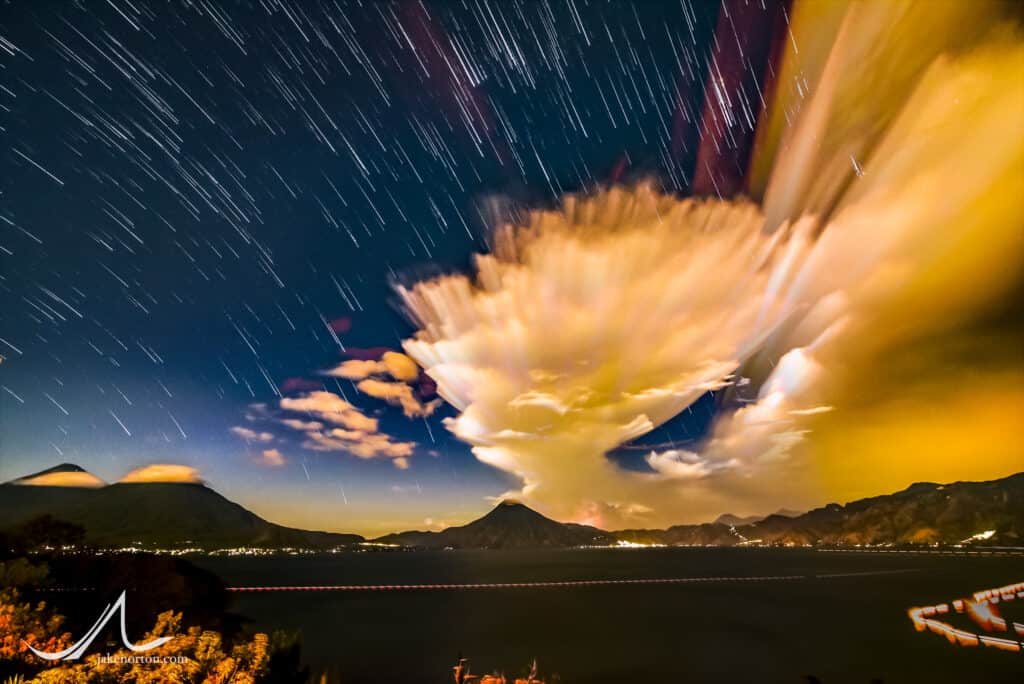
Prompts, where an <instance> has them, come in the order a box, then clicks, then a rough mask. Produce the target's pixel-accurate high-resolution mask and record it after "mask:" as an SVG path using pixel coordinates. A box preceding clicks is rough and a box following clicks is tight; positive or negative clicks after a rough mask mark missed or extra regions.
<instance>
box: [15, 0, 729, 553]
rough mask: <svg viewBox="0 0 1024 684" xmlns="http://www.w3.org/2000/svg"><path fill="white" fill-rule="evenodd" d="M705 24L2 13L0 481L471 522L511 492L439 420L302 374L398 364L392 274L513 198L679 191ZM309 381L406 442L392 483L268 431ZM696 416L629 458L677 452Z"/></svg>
mask: <svg viewBox="0 0 1024 684" xmlns="http://www.w3.org/2000/svg"><path fill="white" fill-rule="evenodd" d="M718 11H719V8H718V6H717V5H715V4H714V3H711V2H682V3H637V4H629V3H605V2H589V3H588V2H585V1H584V0H576V1H575V2H572V1H571V0H570V1H569V2H565V3H563V2H490V3H485V2H477V1H475V0H467V1H465V2H451V3H435V2H425V3H419V2H401V3H393V4H389V3H376V2H366V3H357V2H342V1H341V0H338V1H337V2H321V1H319V0H317V1H310V2H288V1H286V0H259V1H253V2H230V3H229V2H207V1H205V0H199V1H196V2H170V3H164V2H146V1H144V0H131V1H129V0H108V1H107V2H100V1H97V2H91V1H90V2H43V1H39V0H26V1H22V2H18V1H15V2H8V3H6V4H5V5H4V6H3V7H2V8H0V136H2V137H0V139H2V142H3V144H2V145H0V160H2V162H0V163H2V164H3V169H4V171H3V173H2V174H0V192H2V199H0V260H2V266H0V297H2V307H0V353H2V355H3V357H4V358H3V363H2V365H0V480H6V479H10V478H14V477H18V476H21V475H24V474H26V473H29V472H33V471H36V470H40V469H42V468H46V467H49V466H51V465H54V464H56V463H60V462H72V463H76V464H78V465H81V466H82V467H84V468H86V469H88V470H90V471H91V472H93V473H95V474H96V475H98V476H100V477H102V478H104V479H105V480H107V481H115V480H117V479H119V478H120V477H122V476H123V475H124V474H125V473H127V472H128V471H130V470H132V469H134V468H137V467H140V466H143V465H146V464H150V463H180V464H185V465H189V466H192V467H194V468H196V469H198V470H199V472H200V473H201V475H202V477H203V478H204V479H205V480H206V481H207V482H208V483H209V484H210V485H211V486H212V487H214V488H215V489H217V490H218V491H220V492H222V493H223V494H225V495H226V496H228V497H229V498H232V499H233V500H236V501H238V502H239V503H242V504H243V505H245V506H247V507H250V508H252V509H253V510H255V511H256V512H258V513H260V514H262V515H264V516H265V517H268V518H270V519H271V520H274V521H275V522H280V523H284V524H291V525H295V526H304V527H315V528H320V529H332V530H348V531H353V532H363V533H368V534H370V533H377V532H385V531H391V530H394V529H402V528H408V527H425V526H428V525H434V526H437V525H440V524H443V523H444V522H463V521H465V520H467V519H469V518H470V517H472V516H474V515H476V514H479V513H480V512H482V511H484V510H486V509H487V508H488V507H489V505H490V504H489V503H488V501H487V500H486V497H489V496H496V495H498V494H499V493H500V492H502V491H505V490H507V489H509V488H510V487H513V486H515V484H516V483H515V482H514V481H512V480H511V478H510V476H507V475H505V474H503V473H501V472H500V471H498V470H495V469H493V468H490V467H489V466H486V465H483V464H481V463H479V462H477V461H476V459H474V457H473V456H472V455H471V454H470V452H469V448H468V447H467V446H466V445H465V444H463V443H461V442H459V441H457V440H456V439H454V438H453V437H452V436H451V435H450V434H449V433H448V432H447V430H446V429H445V428H444V426H443V425H442V423H441V421H442V419H443V418H444V417H446V416H451V415H453V414H454V412H453V410H452V409H451V408H450V407H447V406H444V407H442V408H440V409H439V410H437V411H436V412H435V413H433V414H432V415H431V416H430V417H428V418H414V419H409V418H406V417H405V416H404V415H403V412H402V410H401V409H400V408H398V407H393V406H390V405H388V404H386V403H385V402H384V401H381V400H378V399H375V398H372V397H369V396H366V395H365V394H362V393H360V392H357V391H356V390H355V389H354V387H353V385H352V384H351V383H350V382H349V381H347V380H338V379H335V378H327V377H323V376H321V375H318V372H320V371H322V370H324V369H327V368H330V367H332V366H336V365H337V364H338V363H339V362H341V361H343V360H345V359H350V358H357V359H358V358H376V356H375V355H379V353H380V351H381V348H388V349H396V350H397V349H400V348H401V347H400V343H401V340H402V339H403V338H405V337H407V336H409V335H410V333H411V332H412V330H413V327H412V325H411V324H410V323H409V322H408V321H407V320H406V319H405V318H404V317H403V315H402V313H401V312H400V311H399V309H398V308H397V306H396V303H395V295H394V290H393V287H392V284H393V283H395V282H407V281H409V280H411V279H415V278H418V277H422V276H424V275H429V274H436V273H440V272H444V271H446V270H451V269H465V268H466V266H467V265H468V264H469V260H470V258H471V255H472V254H473V253H474V252H479V251H483V250H486V248H487V243H488V236H489V228H488V226H489V225H490V223H491V221H492V219H493V218H494V216H496V215H498V214H500V213H501V212H503V211H508V209H509V208H510V207H517V206H519V207H522V206H539V205H545V204H550V203H551V202H552V201H553V200H554V199H555V198H556V197H557V196H559V195H560V194H562V193H563V192H566V191H574V190H580V189H587V188H591V187H593V186H594V185H595V184H596V183H599V182H605V181H609V180H630V179H636V178H640V177H643V176H653V177H655V178H657V179H658V181H659V182H660V183H661V184H663V186H664V187H665V188H666V189H668V190H670V191H676V192H684V193H685V192H686V191H687V189H688V187H689V184H690V177H691V175H692V169H693V166H694V158H695V154H696V150H695V141H696V135H697V130H696V129H697V126H696V125H695V124H694V123H693V122H694V121H696V120H699V118H700V116H699V112H700V109H701V108H702V106H703V101H704V93H703V83H704V82H705V71H706V69H707V61H708V57H707V55H708V53H709V51H710V50H711V47H712V46H711V43H712V33H713V31H712V29H713V27H714V25H715V22H716V20H717V17H718ZM314 389H326V390H328V391H331V392H335V393H337V394H339V395H342V396H344V397H345V398H346V399H347V400H348V401H350V402H351V403H353V404H354V405H356V406H357V407H359V408H360V409H361V410H362V411H363V412H364V413H365V414H366V415H368V416H373V417H377V418H378V419H379V420H380V428H379V429H380V432H382V433H385V434H387V435H388V436H389V437H390V439H392V440H396V441H403V442H413V443H415V445H416V446H415V450H414V453H413V454H412V456H411V457H410V458H409V459H408V462H409V467H408V468H406V469H399V468H396V467H395V466H394V464H393V463H392V462H391V461H390V460H388V459H361V458H358V457H356V456H353V455H351V454H348V453H345V452H344V451H326V452H325V451H314V450H311V449H308V448H305V447H303V445H302V439H301V434H296V433H295V432H294V431H290V430H288V429H285V428H283V427H281V426H280V425H279V424H278V423H276V422H274V421H267V420H263V418H264V417H266V416H267V415H268V412H269V414H273V411H274V410H275V408H276V407H277V406H278V405H279V402H280V400H281V397H282V396H286V397H287V396H298V395H300V394H301V393H302V392H305V391H310V390H314ZM430 389H431V388H430V386H429V383H421V384H420V385H418V386H417V390H416V391H417V392H418V396H419V397H420V398H421V399H422V400H423V401H429V400H430V399H431V395H430ZM713 406H714V401H713V400H712V399H711V398H706V399H704V400H701V401H700V402H698V403H697V404H696V405H695V406H693V407H691V409H690V410H688V411H685V412H684V413H683V414H682V415H681V416H680V417H678V418H677V419H675V420H673V421H671V422H670V423H669V424H667V425H666V426H663V427H662V428H660V429H659V430H657V431H655V432H654V433H651V434H649V435H647V436H646V437H645V438H644V439H645V441H646V442H648V443H652V444H654V443H665V442H674V441H679V442H680V443H685V441H686V440H692V439H693V438H695V437H697V436H699V435H700V434H701V432H702V431H703V430H705V429H706V427H707V425H708V422H709V420H710V417H711V412H712V410H713ZM232 427H242V428H245V429H247V430H253V431H254V432H255V433H256V434H257V435H261V433H266V434H265V435H261V436H258V437H256V438H255V439H248V440H247V439H244V438H242V437H240V436H239V435H238V434H236V433H237V432H238V431H235V432H234V433H233V432H232V431H231V428H232ZM267 449H277V450H278V453H279V455H280V456H281V457H282V458H283V459H284V464H283V465H276V466H275V465H268V464H267V463H266V459H264V458H263V457H261V454H262V452H263V451H264V450H267ZM634 456H635V457H636V458H634ZM641 456H642V453H641V450H639V449H638V450H635V451H630V450H628V449H626V450H621V452H620V453H618V454H616V455H614V457H615V458H616V459H619V460H620V461H621V462H622V464H623V465H624V466H625V467H634V466H636V467H642V460H640V457H641ZM637 463H639V465H637ZM427 519H429V522H428V521H427Z"/></svg>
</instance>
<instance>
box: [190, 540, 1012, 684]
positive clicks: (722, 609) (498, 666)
mask: <svg viewBox="0 0 1024 684" xmlns="http://www.w3.org/2000/svg"><path fill="white" fill-rule="evenodd" d="M194 562H196V564H197V565H201V566H203V567H206V568H208V569H210V570H212V571H213V572H215V573H217V574H218V575H219V576H221V577H222V578H223V579H224V580H225V581H226V582H227V583H228V584H229V585H230V586H281V585H367V584H372V585H392V584H400V585H404V584H461V583H509V582H514V583H525V582H558V581H570V580H612V579H616V580H617V579H624V580H625V579H631V580H636V579H651V578H721V579H715V580H706V581H699V582H696V581H695V582H689V583H678V584H620V585H597V586H555V587H551V586H549V587H536V588H486V589H462V590H455V589H447V590H432V591H427V590H399V591H358V592H352V591H316V592H307V591H297V592H293V591H288V592H260V593H238V594H236V595H235V596H236V601H235V606H234V609H235V611H236V612H238V613H241V614H242V615H244V616H246V617H248V618H250V619H251V620H252V621H253V625H254V626H255V627H256V628H259V629H262V630H273V629H280V628H285V629H298V630H301V631H302V634H303V657H304V661H305V662H306V663H308V664H309V665H310V666H311V667H312V668H313V670H314V671H315V672H318V673H320V672H323V673H327V674H328V675H329V677H328V681H335V682H410V683H412V682H416V683H419V682H423V683H426V682H438V683H441V682H449V681H451V674H450V673H451V667H452V665H454V663H455V661H456V658H457V656H458V655H459V654H460V653H461V654H463V655H464V656H467V657H469V658H470V660H471V663H472V667H473V672H474V673H483V672H490V671H491V670H502V671H504V672H505V673H506V674H508V675H515V674H522V673H523V670H524V668H525V667H526V666H527V665H528V664H529V663H530V661H532V660H533V659H534V658H536V659H537V661H538V663H539V666H540V671H541V672H542V673H543V674H545V675H547V676H548V682H549V683H550V682H554V681H560V682H564V683H566V684H572V683H579V682H587V683H591V682H592V683H612V682H615V683H633V682H636V683H640V682H793V683H797V682H808V681H813V680H809V679H808V676H809V675H813V676H814V677H817V678H818V680H819V681H821V682H824V683H825V684H836V683H840V682H851V683H852V682H857V683H860V684H867V683H868V682H872V681H880V682H957V683H962V682H1020V681H1022V680H1024V654H1019V653H1018V654H1014V653H1007V652H1002V651H996V650H994V649H990V648H958V647H954V646H951V645H950V644H948V643H947V642H946V641H945V640H944V639H942V638H941V637H939V636H936V635H934V634H931V633H928V632H925V633H917V632H915V631H914V629H913V626H912V625H911V622H910V620H909V619H908V618H907V614H906V611H907V609H908V608H909V607H911V606H913V605H930V604H935V603H940V602H944V601H950V600H952V599H954V598H958V597H961V596H965V595H968V594H970V593H972V592H974V591H975V590H978V589H985V588H990V587H996V586H1002V585H1005V584H1010V583H1013V582H1019V581H1022V580H1024V556H1021V555H978V556H974V555H972V556H964V555H952V554H934V553H872V552H828V551H815V550H810V549H797V550H775V549H754V548H745V549H726V548H663V549H565V550H538V551H437V552H427V551H418V552H411V551H394V552H366V553H343V554H334V555H318V556H270V557H212V558H202V559H198V560H195V561H194ZM750 577H760V578H765V579H758V580H746V581H741V580H739V579H738V578H750ZM777 577H789V579H770V578H777ZM1022 603H1024V602H1022ZM1010 607H1011V606H1007V608H1010ZM1012 607H1013V608H1017V606H1012ZM1019 608H1020V609H1021V610H1018V611H1017V613H1016V615H1017V617H1015V618H1014V619H1017V620H1018V621H1019V622H1020V621H1024V619H1022V618H1024V615H1022V614H1024V605H1021V606H1019ZM1008 617H1009V616H1008ZM553 675H557V678H555V677H554V676H553Z"/></svg>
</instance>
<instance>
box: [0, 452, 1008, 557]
mask: <svg viewBox="0 0 1024 684" xmlns="http://www.w3.org/2000/svg"><path fill="white" fill-rule="evenodd" d="M61 474H71V475H76V476H78V475H82V476H86V477H87V478H92V476H91V475H89V474H88V473H86V471H84V470H83V469H82V468H79V467H78V466H75V465H73V464H61V465H60V466H57V467H55V468H50V469H48V470H44V471H41V472H39V473H35V474H33V475H30V476H26V477H24V478H19V479H17V480H12V481H11V482H8V483H5V484H0V529H7V528H13V527H15V526H17V525H19V524H21V523H23V522H26V521H28V520H30V519H32V518H35V517H38V516H41V515H50V516H52V517H54V518H56V519H58V520H65V521H68V522H71V523H75V524H77V525H81V526H83V527H85V529H86V533H87V539H88V540H89V541H90V542H92V543H95V544H98V545H103V546H115V545H123V544H128V543H132V542H142V543H144V544H149V545H158V546H171V545H182V544H186V543H190V544H195V545H197V546H201V547H204V548H215V547H236V546H260V547H283V546H301V547H307V548H315V547H319V548H325V547H330V546H338V545H345V544H353V543H357V542H360V541H363V538H362V537H360V536H359V535H354V534H335V533H328V532H309V531H306V530H297V529H292V528H288V527H282V526H281V525H275V524H274V523H271V522H268V521H266V520H264V519H263V518H261V517H259V516H258V515H256V514H255V513H252V512H250V511H248V510H246V509H245V508H243V507H242V506H239V505H238V504H236V503H233V502H231V501H229V500H228V499H226V498H224V497H223V496H221V495H220V494H218V493H217V492H215V491H214V490H213V489H210V488H209V487H207V486H205V485H202V484H185V483H166V482H147V483H125V482H120V483H117V484H112V485H106V486H93V485H88V486H47V485H42V484H30V482H31V481H32V480H38V479H39V478H46V477H51V476H54V475H61ZM96 479H97V480H98V478H96ZM43 481H45V480H43ZM87 481H89V480H87ZM790 514H793V515H790ZM745 520H749V519H744V518H740V517H738V516H732V515H729V514H726V515H722V516H720V517H719V518H718V520H716V521H715V522H713V523H703V524H700V525H675V526H673V527H669V528H668V529H633V530H619V531H616V532H606V531H604V530H600V529H598V528H596V527H590V526H587V525H578V524H575V523H560V522H557V521H555V520H552V519H550V518H547V517H545V516H543V515H541V514H540V513H538V512H537V511H534V510H532V509H530V508H528V507H527V506H525V505H523V504H521V503H519V502H516V501H503V502H501V503H500V504H498V505H497V506H496V507H495V508H494V509H493V510H491V511H490V512H489V513H487V514H486V515H484V516H483V517H481V518H479V519H477V520H474V521H473V522H471V523H468V524H466V525H462V526H459V527H449V528H446V529H444V530H441V531H440V532H427V531H409V532H399V533H396V534H389V535H387V536H384V537H380V538H378V539H376V540H375V541H377V542H379V543H386V544H397V545H400V546H406V547H416V548H427V549H438V548H458V549H469V548H473V549H522V548H543V547H573V546H589V545H598V546H600V545H613V544H615V543H617V542H619V541H628V542H637V543H647V544H667V545H704V546H731V545H736V544H742V543H744V542H760V543H768V544H935V543H938V544H958V543H961V542H965V543H972V544H987V545H1004V546H1021V545H1024V473H1018V474H1016V475H1011V476H1009V477H1006V478H1003V479H1000V480H993V481H990V482H956V483H953V484H947V485H940V484H935V483H931V482H920V483H917V484H914V485H911V486H910V487H908V488H907V489H904V490H903V491H900V492H896V493H894V494H886V495H883V496H876V497H871V498H867V499H860V500H858V501H853V502H851V503H848V504H846V505H840V504H836V503H832V504H828V505H827V506H823V507H821V508H816V509H814V510H812V511H808V512H807V513H803V514H794V512H793V511H788V510H785V509H783V510H780V511H779V512H778V513H775V514H772V515H769V516H767V517H765V518H763V519H760V520H756V521H755V522H744V521H745ZM737 523H738V524H737Z"/></svg>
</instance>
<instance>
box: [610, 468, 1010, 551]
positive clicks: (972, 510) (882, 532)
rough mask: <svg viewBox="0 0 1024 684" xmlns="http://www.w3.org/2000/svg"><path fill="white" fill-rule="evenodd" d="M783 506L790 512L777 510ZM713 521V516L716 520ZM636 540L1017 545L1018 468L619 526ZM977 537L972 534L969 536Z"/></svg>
mask: <svg viewBox="0 0 1024 684" xmlns="http://www.w3.org/2000/svg"><path fill="white" fill-rule="evenodd" d="M785 512H787V513H788V512H790V511H785ZM719 520H721V518H720V519H719ZM614 534H615V536H616V538H618V539H621V540H625V541H634V542H639V543H661V544H708V545H723V546H728V545H734V544H739V543H742V542H744V541H760V542H762V543H771V544H818V543H821V544H936V543H937V544H958V543H961V542H965V541H967V542H969V543H982V542H983V543H985V544H990V545H1006V546H1020V545H1022V544H1024V473H1017V474H1016V475H1011V476H1009V477H1005V478H1003V479H1001V480H992V481H990V482H955V483H953V484H947V485H939V484H935V483H931V482H919V483H917V484H913V485H911V486H910V487H908V488H907V489H904V490H903V491H900V492H896V493H894V494H886V495H883V496H875V497H871V498H868V499H860V500H859V501H853V502H851V503H848V504H846V505H845V506H844V505H840V504H836V503H833V504H828V505H827V506H823V507H821V508H816V509H814V510H812V511H808V512H807V513H803V514H800V515H796V516H795V517H789V516H786V515H781V514H778V513H777V514H773V515H769V516H768V517H766V518H764V519H763V520H759V521H757V522H753V523H750V524H746V525H738V526H734V527H730V526H729V525H727V524H722V523H721V522H716V523H710V524H707V523H706V524H703V525H677V526H675V527H670V528H668V529H667V530H622V531H619V532H615V533H614ZM976 535H977V536H976Z"/></svg>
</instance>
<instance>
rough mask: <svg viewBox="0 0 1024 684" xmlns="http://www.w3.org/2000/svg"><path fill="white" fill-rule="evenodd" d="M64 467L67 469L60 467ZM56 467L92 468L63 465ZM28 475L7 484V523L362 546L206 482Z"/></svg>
mask: <svg viewBox="0 0 1024 684" xmlns="http://www.w3.org/2000/svg"><path fill="white" fill-rule="evenodd" d="M58 469H59V470H58ZM52 472H82V473H84V472H85V471H84V470H83V469H82V468H79V467H78V466H75V465H72V464H62V465H60V466H57V468H51V469H49V470H47V471H42V473H36V474H35V476H38V475H41V474H46V473H52ZM35 476H28V477H26V478H19V479H17V480H12V481H11V482H7V483H4V484H0V528H4V529H10V528H14V527H16V526H18V525H19V524H21V523H24V522H26V521H28V520H31V519H32V518H36V517H39V516H41V515H51V516H53V517H54V518H56V519H58V520H65V521H68V522H71V523H74V524H76V525H81V526H82V527H84V528H85V530H86V539H87V540H88V541H89V542H90V543H94V544H97V545H101V546H120V545H125V544H129V543H133V542H141V543H143V544H146V545H156V546H172V545H183V544H186V543H188V544H195V545H197V546H201V547H204V548H216V547H237V546H261V547H284V546H302V547H320V548H325V547H331V546H339V545H344V544H354V543H358V542H361V541H363V538H362V537H360V536H359V535H354V534H335V533H330V532H309V531H306V530H297V529H293V528H289V527H283V526H281V525H275V524H274V523H271V522H267V521H266V520H264V519H263V518H261V517H259V516H258V515H256V514H255V513H252V512H251V511H248V510H246V509H245V508H243V507H242V506H239V505H238V504H236V503H234V502H232V501H229V500H228V499H226V498H224V497H223V496H221V495H220V494H218V493H217V492H215V491H214V490H213V489H210V488H209V487H207V486H205V485H201V484H191V483H171V482H144V483H125V482H119V483H117V484H112V485H107V486H102V487H96V488H92V487H71V486H60V487H54V486H44V485H29V484H25V481H26V480H29V479H31V478H34V477H35Z"/></svg>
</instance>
